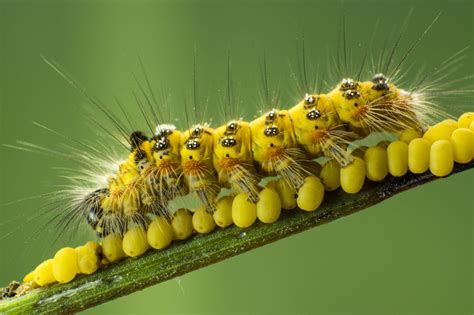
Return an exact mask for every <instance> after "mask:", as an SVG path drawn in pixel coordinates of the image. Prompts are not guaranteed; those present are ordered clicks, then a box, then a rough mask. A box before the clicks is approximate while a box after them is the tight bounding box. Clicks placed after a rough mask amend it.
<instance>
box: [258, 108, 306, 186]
mask: <svg viewBox="0 0 474 315" xmlns="http://www.w3.org/2000/svg"><path fill="white" fill-rule="evenodd" d="M250 129H251V135H252V152H253V158H254V161H255V162H256V163H257V165H258V166H259V167H260V169H261V171H262V172H263V173H264V174H266V175H279V176H281V177H282V178H283V179H284V180H285V181H286V182H287V183H288V185H289V186H290V187H291V189H292V191H293V193H294V194H296V193H297V192H298V189H299V188H300V187H301V186H302V185H303V184H304V179H305V178H306V177H307V176H309V175H311V172H310V171H308V169H307V168H306V167H305V166H304V165H305V164H308V162H309V161H308V158H307V155H306V153H305V152H304V151H303V150H302V149H301V148H299V146H298V143H297V142H296V137H295V133H294V130H293V124H292V122H291V119H290V117H289V115H288V111H286V110H276V109H272V110H271V111H269V112H268V113H266V114H264V115H262V116H261V117H259V118H257V119H255V120H254V121H252V122H251V123H250Z"/></svg>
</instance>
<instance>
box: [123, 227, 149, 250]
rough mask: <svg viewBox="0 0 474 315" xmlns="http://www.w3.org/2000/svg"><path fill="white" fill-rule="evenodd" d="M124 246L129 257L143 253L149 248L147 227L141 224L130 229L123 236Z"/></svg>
mask: <svg viewBox="0 0 474 315" xmlns="http://www.w3.org/2000/svg"><path fill="white" fill-rule="evenodd" d="M122 248H123V252H124V253H125V255H127V256H129V257H137V256H141V255H143V254H144V253H145V252H146V251H147V250H148V248H149V244H148V240H147V237H146V231H145V229H144V228H142V227H141V226H136V227H133V228H131V229H129V230H128V231H127V232H126V233H125V235H124V236H123V240H122Z"/></svg>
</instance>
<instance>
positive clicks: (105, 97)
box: [0, 0, 474, 314]
mask: <svg viewBox="0 0 474 315" xmlns="http://www.w3.org/2000/svg"><path fill="white" fill-rule="evenodd" d="M411 7H413V8H414V9H415V10H414V13H413V16H412V18H411V19H410V22H409V24H408V28H407V32H406V33H405V34H404V36H403V40H402V45H401V46H402V48H401V50H400V51H403V50H406V49H407V47H408V46H409V45H410V43H411V42H412V41H413V40H415V39H416V38H417V37H418V36H419V35H420V34H421V33H422V32H423V31H424V29H425V28H426V26H427V25H428V24H429V23H430V22H431V21H432V20H433V18H434V17H435V16H436V14H437V13H438V12H440V11H443V14H442V16H441V18H440V19H439V21H438V22H437V23H436V24H435V25H434V27H433V29H432V30H431V31H430V33H429V34H428V35H427V37H426V38H425V40H424V41H423V42H422V43H421V44H420V46H419V47H418V48H417V49H416V51H415V52H414V54H413V56H412V58H411V59H410V61H409V62H408V63H407V64H406V65H405V69H406V68H407V67H408V66H410V65H412V66H413V68H412V69H415V70H417V69H421V68H422V66H424V65H426V66H427V69H430V68H433V67H435V66H436V65H438V64H439V63H440V62H442V61H444V60H446V59H447V58H448V57H449V56H451V55H452V54H454V53H455V52H456V51H458V50H460V49H462V48H464V47H466V46H472V44H473V42H474V40H473V38H474V36H473V34H474V30H473V13H474V12H473V9H474V7H473V2H472V1H449V2H448V1H413V0H412V1H344V2H338V1H255V2H250V1H242V2H237V1H208V2H206V1H201V2H197V1H195V2H194V1H162V2H160V1H133V2H132V1H115V2H114V1H69V2H67V3H66V2H63V1H8V0H7V1H5V0H2V1H1V2H0V79H1V81H0V82H1V85H0V117H1V119H0V124H1V135H0V143H7V144H12V143H14V142H15V141H16V140H18V139H19V140H26V141H31V142H33V143H35V144H40V145H44V146H46V147H52V146H54V145H55V144H57V142H60V141H63V140H62V139H60V137H58V136H57V135H54V134H51V133H48V132H45V131H44V130H41V129H39V128H37V127H35V126H34V125H33V124H32V123H31V122H32V121H37V122H40V123H42V124H44V125H47V126H48V127H51V128H53V129H54V130H57V131H59V132H61V133H64V134H65V135H67V136H69V137H71V138H74V139H79V140H87V139H89V140H91V139H95V138H96V137H97V134H99V133H100V132H101V131H100V130H97V128H91V127H90V124H88V123H86V122H85V121H86V119H85V115H86V112H87V109H88V107H89V108H90V107H91V106H90V105H88V104H87V103H86V102H85V101H84V99H83V98H82V97H81V95H80V93H78V91H76V90H74V89H73V88H71V87H70V86H68V85H67V83H66V82H65V81H64V80H63V79H61V78H60V77H59V76H58V75H57V74H56V73H54V71H53V70H52V69H51V68H49V67H48V66H47V65H46V64H45V63H44V62H43V61H42V59H41V55H44V56H46V57H47V58H50V59H53V60H56V61H57V62H59V63H60V64H61V65H62V66H63V67H64V68H65V69H67V70H68V72H69V73H71V74H72V75H73V76H74V77H75V78H77V79H78V81H80V82H81V83H82V84H83V85H84V86H85V87H87V89H88V91H89V93H91V94H92V95H95V96H97V97H99V98H100V99H101V100H102V101H103V102H104V103H106V104H110V107H111V108H112V109H115V110H116V109H117V108H116V106H115V105H114V104H115V103H114V97H118V98H120V99H121V100H122V101H123V102H124V103H126V104H132V103H133V97H132V96H131V95H132V94H131V90H132V89H134V90H136V85H135V83H134V82H133V77H132V75H131V70H133V71H138V72H139V63H138V55H140V56H141V58H142V59H143V62H144V64H145V66H146V68H147V72H148V74H149V75H150V78H151V80H152V82H153V84H154V86H155V87H156V88H164V89H165V90H166V91H167V93H170V94H171V95H172V106H173V110H172V111H171V115H172V117H173V118H180V119H181V120H182V119H183V116H182V106H183V102H182V100H183V98H184V95H186V94H189V93H190V91H191V87H192V64H193V51H194V50H196V60H197V71H198V87H199V93H200V95H201V96H202V97H203V98H205V97H206V98H207V97H208V98H209V102H208V103H209V105H208V112H209V113H210V114H211V116H210V117H209V118H211V117H212V118H213V119H214V121H216V122H219V123H220V122H222V117H220V116H219V114H218V113H219V110H220V109H219V108H220V107H219V97H218V95H219V93H218V91H219V90H222V89H224V88H225V76H226V64H227V54H228V51H230V55H231V57H232V68H233V76H234V80H235V81H236V82H237V84H236V86H237V90H238V94H239V96H240V100H241V101H242V106H241V107H240V109H239V110H238V112H239V113H240V114H242V115H243V116H244V117H245V118H247V119H250V118H252V117H253V115H254V114H256V111H257V109H258V108H260V105H259V102H258V88H257V86H258V83H259V79H258V78H259V58H261V56H262V54H263V51H264V50H265V53H266V55H267V59H268V68H269V78H270V80H271V84H272V85H273V86H277V85H278V84H279V85H280V86H281V87H282V93H283V103H282V105H283V106H284V107H288V106H289V105H292V104H293V103H294V102H295V101H296V100H297V99H298V98H299V97H301V95H297V94H295V93H293V90H292V89H291V88H290V86H291V84H292V80H291V78H290V76H289V65H291V64H294V63H295V60H296V59H295V39H296V37H297V36H298V34H301V33H302V32H304V34H305V38H306V44H307V49H308V56H307V57H308V60H309V61H310V62H311V63H312V64H313V65H315V64H319V65H320V68H319V69H320V70H319V71H320V72H321V73H326V74H331V73H334V70H335V69H334V66H333V65H332V64H331V62H330V57H331V56H332V55H334V54H335V51H336V48H337V38H338V31H339V29H340V25H341V18H342V15H343V12H344V11H345V12H346V15H347V30H348V33H347V39H348V46H349V47H351V51H352V55H353V56H354V60H356V61H360V58H361V56H362V54H363V52H364V51H365V50H364V47H366V46H364V45H363V43H367V42H368V41H369V40H370V38H371V36H372V34H373V30H374V26H375V25H376V22H377V21H378V34H377V36H376V37H375V38H374V43H375V44H379V46H380V45H382V44H383V41H384V40H385V37H387V36H389V35H390V34H396V32H398V29H399V28H400V26H401V25H402V24H403V20H404V19H405V17H406V16H407V14H408V12H409V10H410V8H411ZM394 32H395V33H394ZM390 42H391V43H393V42H394V40H393V37H392V40H391V41H390ZM473 56H474V55H473V53H472V51H468V53H467V58H466V59H465V61H464V64H463V66H462V67H461V68H459V69H457V70H456V72H455V78H456V77H459V78H461V77H464V76H466V75H470V74H472V73H473V68H474V58H473ZM328 77H329V75H328ZM408 78H410V75H408ZM329 83H331V84H334V83H335V82H333V81H329ZM471 86H472V85H471ZM288 104H289V105H288ZM473 104H474V103H473V98H472V94H471V96H470V97H469V98H454V99H451V100H450V101H445V103H443V105H444V106H445V108H446V110H447V111H448V112H450V113H452V114H456V115H457V114H459V113H461V112H463V111H467V110H471V111H472V110H473ZM130 106H132V108H135V107H133V105H130ZM170 107H171V105H170ZM143 128H145V127H143ZM105 145H110V146H114V145H115V144H113V143H110V144H109V143H105ZM54 155H55V154H53V156H45V155H38V154H34V153H28V152H22V151H17V150H12V149H9V148H6V147H0V161H1V167H0V172H1V177H0V178H1V184H0V185H1V186H0V204H1V205H2V206H1V207H0V211H1V212H0V213H1V219H0V284H1V285H5V284H7V283H8V281H10V280H12V279H19V278H21V277H22V275H23V274H25V273H26V272H28V271H29V270H30V269H32V268H33V267H34V266H35V265H36V264H37V263H39V262H40V261H41V260H42V259H45V258H47V257H50V256H52V255H53V254H54V252H55V251H56V250H57V249H58V248H59V247H60V246H61V245H63V244H69V245H76V244H80V242H82V241H84V240H85V239H88V238H90V237H92V233H90V232H88V231H87V230H85V231H84V232H83V233H81V234H80V235H79V236H78V237H76V238H74V239H73V240H70V239H69V238H67V237H66V235H63V237H62V238H61V240H60V241H59V242H58V243H54V244H53V243H52V240H53V236H54V232H55V231H58V227H54V226H50V227H49V229H45V228H43V224H44V223H45V221H46V219H45V217H46V216H45V215H44V214H43V212H42V211H43V209H40V205H41V204H43V203H44V202H45V201H47V199H45V197H38V198H32V197H34V196H37V195H41V194H43V193H47V192H50V191H51V190H52V187H53V185H56V184H57V183H58V182H59V180H58V179H57V176H56V172H55V170H54V168H55V167H57V166H62V167H69V166H71V167H74V165H73V164H72V163H71V161H64V160H61V159H58V158H57V156H56V157H55V156H54ZM123 156H125V152H123ZM473 175H474V172H473V171H472V170H471V171H468V172H464V173H463V174H459V175H456V176H452V177H449V178H447V179H443V180H439V181H436V182H433V183H430V184H427V185H424V186H423V187H419V188H416V189H413V190H410V191H408V192H405V193H403V194H401V195H397V196H395V197H394V198H391V199H390V200H387V201H386V202H384V203H382V204H380V205H378V206H375V207H372V208H371V209H368V210H366V211H363V212H361V213H358V214H356V215H352V216H350V217H348V218H345V219H342V220H339V221H336V222H334V223H331V224H329V225H326V226H322V227H320V228H316V229H313V230H310V231H307V232H304V233H302V234H299V235H296V236H293V237H291V238H288V239H285V240H282V241H279V242H277V243H274V244H271V245H268V246H265V247H263V248H260V249H257V250H254V251H252V252H249V253H246V254H243V255H240V256H238V257H235V258H232V259H229V260H227V261H224V262H221V263H218V264H217V265H213V266H210V267H207V268H204V269H201V270H198V271H195V272H193V273H191V274H187V275H185V276H182V277H180V278H179V279H176V280H171V281H168V282H166V283H163V284H160V285H157V286H154V287H151V288H148V289H146V290H143V291H141V292H137V293H135V294H132V295H129V296H127V297H123V298H120V299H117V300H114V301H112V302H108V303H106V304H103V305H101V306H98V307H96V308H94V309H91V310H88V311H86V312H85V313H89V314H105V313H110V314H114V313H195V314H226V313H271V314H275V313H282V314H294V313H320V314H472V313H473V311H474V310H473V304H472V303H473V302H472V301H473V300H474V299H473V282H474V277H473V227H474V222H473V216H472V210H473V209H474V204H473V197H472V195H473V193H474V177H473ZM24 198H30V199H26V200H23V201H21V202H14V201H16V200H20V199H24ZM11 202H14V203H11ZM38 229H40V230H41V231H40V232H38ZM65 234H67V232H66V233H65Z"/></svg>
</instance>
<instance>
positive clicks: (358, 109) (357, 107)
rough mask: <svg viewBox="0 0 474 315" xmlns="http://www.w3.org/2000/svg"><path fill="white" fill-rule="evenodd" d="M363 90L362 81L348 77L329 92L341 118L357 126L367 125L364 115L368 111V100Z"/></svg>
mask: <svg viewBox="0 0 474 315" xmlns="http://www.w3.org/2000/svg"><path fill="white" fill-rule="evenodd" d="M361 91H362V83H361V82H357V81H354V80H353V79H348V78H346V79H343V80H342V81H341V82H340V83H339V84H338V86H337V87H336V88H335V89H334V90H333V91H332V92H331V93H330V94H329V95H330V98H331V99H332V101H333V104H334V107H335V109H336V111H337V114H338V116H339V119H340V120H341V121H342V122H344V123H348V124H350V125H351V126H352V127H356V128H365V127H367V126H365V125H364V122H363V119H362V117H363V116H364V114H365V113H366V111H367V107H368V102H367V100H366V99H365V98H364V95H363V94H362V92H361Z"/></svg>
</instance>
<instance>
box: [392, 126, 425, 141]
mask: <svg viewBox="0 0 474 315" xmlns="http://www.w3.org/2000/svg"><path fill="white" fill-rule="evenodd" d="M421 137H422V134H421V132H420V131H419V130H415V129H405V130H403V131H402V132H401V133H400V135H399V136H398V140H400V141H403V142H405V143H406V144H409V143H410V142H411V141H412V140H413V139H416V138H421Z"/></svg>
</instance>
